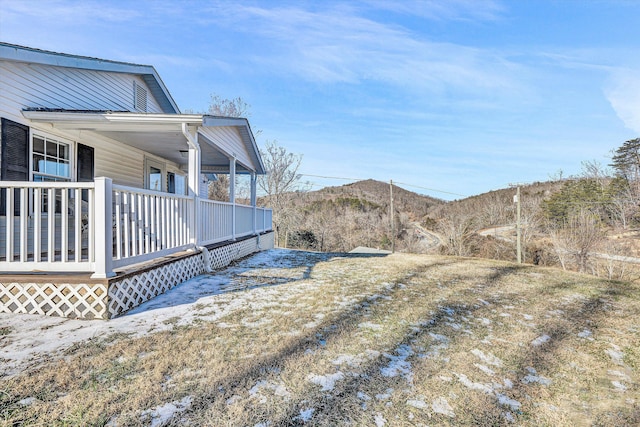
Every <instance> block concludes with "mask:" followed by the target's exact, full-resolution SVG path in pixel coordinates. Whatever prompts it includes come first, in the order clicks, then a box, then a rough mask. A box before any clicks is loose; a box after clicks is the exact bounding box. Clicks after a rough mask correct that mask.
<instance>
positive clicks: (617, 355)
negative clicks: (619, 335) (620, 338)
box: [604, 344, 624, 365]
mask: <svg viewBox="0 0 640 427" xmlns="http://www.w3.org/2000/svg"><path fill="white" fill-rule="evenodd" d="M609 345H611V348H610V349H607V350H605V351H604V352H605V353H606V354H607V355H608V356H609V357H610V358H611V360H613V361H614V362H615V363H617V364H618V365H623V362H622V359H624V353H623V352H622V351H620V347H618V346H617V345H615V344H609Z"/></svg>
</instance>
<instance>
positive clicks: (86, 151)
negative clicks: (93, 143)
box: [77, 144, 95, 182]
mask: <svg viewBox="0 0 640 427" xmlns="http://www.w3.org/2000/svg"><path fill="white" fill-rule="evenodd" d="M77 165H78V166H77V172H78V182H93V178H94V177H95V176H94V173H95V172H94V169H95V168H94V156H93V147H89V146H87V145H84V144H78V162H77Z"/></svg>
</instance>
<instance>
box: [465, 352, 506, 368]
mask: <svg viewBox="0 0 640 427" xmlns="http://www.w3.org/2000/svg"><path fill="white" fill-rule="evenodd" d="M471 354H473V355H474V356H476V357H477V358H479V359H480V360H482V361H483V362H484V363H488V364H489V365H493V366H497V367H501V366H502V360H500V359H499V358H497V357H496V356H494V355H493V354H491V353H488V354H485V353H484V352H483V351H482V350H478V349H477V348H474V349H473V350H471Z"/></svg>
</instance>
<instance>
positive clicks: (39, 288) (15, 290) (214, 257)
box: [0, 233, 274, 319]
mask: <svg viewBox="0 0 640 427" xmlns="http://www.w3.org/2000/svg"><path fill="white" fill-rule="evenodd" d="M273 245H274V237H273V233H268V234H263V235H261V236H256V237H252V238H249V239H246V240H242V241H239V242H235V243H231V244H228V245H225V246H220V247H218V248H215V249H211V250H209V251H207V253H206V254H205V253H200V252H199V253H194V254H193V255H190V256H186V257H182V258H179V259H176V260H175V261H172V262H167V263H164V264H161V265H157V266H153V267H148V268H145V269H143V270H140V271H139V272H134V273H130V274H127V275H125V276H122V277H115V278H114V279H111V280H110V281H109V284H108V285H107V284H105V283H94V284H92V283H86V284H84V283H83V284H69V283H44V284H43V283H0V313H28V314H44V315H50V316H62V317H70V318H83V319H109V318H112V317H115V316H119V315H121V314H123V313H125V312H127V311H129V310H131V309H132V308H134V307H137V306H139V305H140V304H142V303H143V302H145V301H148V300H150V299H151V298H154V297H156V296H158V295H160V294H162V293H164V292H166V291H168V290H169V289H171V288H173V287H175V286H176V285H178V284H180V283H182V282H184V281H186V280H189V279H191V278H192V277H195V276H197V275H199V274H202V273H204V272H205V271H206V268H205V266H206V265H207V263H208V264H209V267H210V268H211V269H214V270H215V269H219V268H223V267H226V266H227V265H229V264H230V263H231V262H232V261H234V260H236V259H239V258H243V257H245V256H247V255H250V254H252V253H254V252H258V251H261V250H266V249H271V248H273ZM0 280H1V276H0Z"/></svg>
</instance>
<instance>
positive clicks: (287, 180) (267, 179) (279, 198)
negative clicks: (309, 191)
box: [258, 141, 304, 247]
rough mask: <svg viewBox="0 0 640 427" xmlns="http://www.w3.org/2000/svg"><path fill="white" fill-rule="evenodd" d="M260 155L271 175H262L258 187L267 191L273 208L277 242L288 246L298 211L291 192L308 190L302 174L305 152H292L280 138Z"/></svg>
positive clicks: (269, 143) (268, 143)
mask: <svg viewBox="0 0 640 427" xmlns="http://www.w3.org/2000/svg"><path fill="white" fill-rule="evenodd" d="M260 154H261V155H262V160H263V162H264V165H265V168H266V170H267V174H266V175H261V176H259V177H258V187H259V188H260V190H262V192H264V194H265V199H266V204H267V205H268V206H269V207H271V208H272V209H273V223H274V229H275V240H276V244H277V245H278V246H280V244H282V243H284V244H285V245H286V236H287V231H288V230H290V229H292V227H291V226H292V224H291V220H293V215H294V212H295V208H294V207H293V204H292V203H289V202H288V199H289V198H290V197H291V194H289V193H294V192H297V191H303V190H304V189H303V187H302V183H301V182H300V179H301V175H300V174H299V173H298V169H299V168H300V163H301V162H302V155H301V154H293V153H289V152H288V151H287V150H286V148H284V147H282V146H280V145H278V142H277V141H267V142H266V144H265V148H264V150H260ZM283 239H284V240H283ZM285 247H286V246H285Z"/></svg>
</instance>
